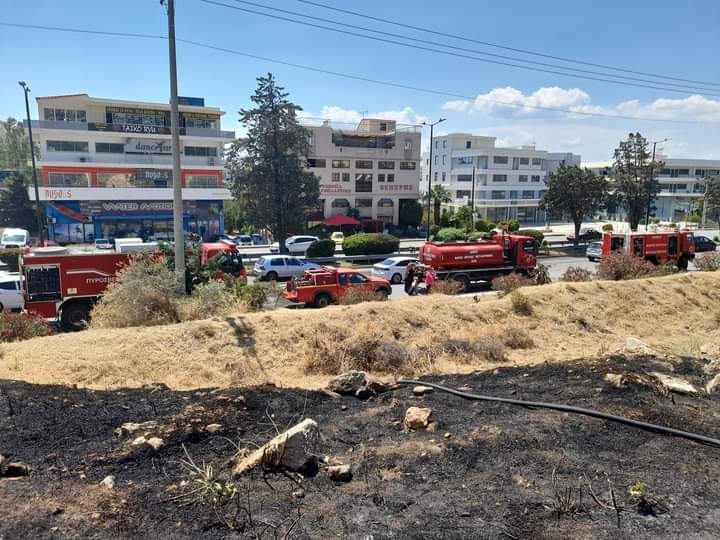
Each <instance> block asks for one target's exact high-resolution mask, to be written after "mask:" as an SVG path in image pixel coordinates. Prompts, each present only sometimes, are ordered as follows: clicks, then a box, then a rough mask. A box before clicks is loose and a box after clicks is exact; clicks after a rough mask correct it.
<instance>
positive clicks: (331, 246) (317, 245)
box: [305, 239, 335, 258]
mask: <svg viewBox="0 0 720 540" xmlns="http://www.w3.org/2000/svg"><path fill="white" fill-rule="evenodd" d="M334 255H335V242H334V241H333V240H330V239H327V240H315V241H314V242H313V243H312V244H310V247H308V248H307V251H306V252H305V256H306V257H308V258H313V257H333V256H334Z"/></svg>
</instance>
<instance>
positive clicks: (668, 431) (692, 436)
mask: <svg viewBox="0 0 720 540" xmlns="http://www.w3.org/2000/svg"><path fill="white" fill-rule="evenodd" d="M397 384H403V385H413V386H414V385H421V386H429V387H431V388H434V389H436V390H440V391H442V392H447V393H448V394H452V395H455V396H458V397H461V398H464V399H470V400H474V401H494V402H497V403H507V404H508V405H517V406H520V407H526V408H530V409H550V410H554V411H563V412H568V413H573V414H582V415H584V416H592V417H593V418H600V419H601V420H608V421H610V422H617V423H619V424H625V425H626V426H632V427H635V428H638V429H642V430H645V431H650V432H653V433H660V434H663V435H673V436H675V437H682V438H684V439H689V440H691V441H694V442H697V443H701V444H707V445H710V446H715V447H717V448H720V439H714V438H712V437H707V436H705V435H700V434H698V433H691V432H689V431H683V430H680V429H675V428H670V427H665V426H659V425H657V424H650V423H648V422H642V421H640V420H633V419H632V418H626V417H624V416H617V415H614V414H608V413H604V412H600V411H596V410H593V409H585V408H583V407H573V406H572V405H563V404H560V403H544V402H542V401H523V400H520V399H510V398H502V397H495V396H483V395H480V394H472V393H470V392H463V391H461V390H455V389H453V388H448V387H447V386H442V385H440V384H435V383H431V382H426V381H415V380H410V379H400V380H399V381H397Z"/></svg>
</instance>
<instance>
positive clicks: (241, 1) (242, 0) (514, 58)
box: [208, 0, 718, 93]
mask: <svg viewBox="0 0 720 540" xmlns="http://www.w3.org/2000/svg"><path fill="white" fill-rule="evenodd" d="M232 1H234V2H237V3H239V4H246V5H250V6H255V7H259V8H263V9H267V10H270V11H275V12H278V13H285V14H288V15H295V16H298V17H303V18H306V19H311V20H314V21H320V22H325V23H330V24H335V25H338V26H343V27H346V28H353V29H355V30H363V31H366V32H373V33H376V34H380V35H384V36H389V37H394V38H401V39H405V40H408V41H414V42H416V43H422V44H425V45H434V46H438V47H445V48H447V49H454V50H456V51H464V52H470V53H474V54H479V55H483V56H489V57H492V58H501V59H503V60H512V61H514V62H525V63H527V64H533V65H536V66H544V67H550V68H555V69H563V70H566V71H572V72H578V73H588V74H591V75H600V76H602V77H613V78H615V79H625V80H628V81H638V82H646V83H650V84H663V85H665V86H675V87H678V88H683V89H686V90H693V91H696V92H701V93H703V92H717V91H718V88H702V87H699V86H697V85H694V86H688V85H686V84H678V83H672V82H667V81H654V80H651V79H641V78H638V77H630V76H627V75H615V74H612V73H605V72H602V71H593V70H589V69H581V68H575V67H568V66H561V65H558V64H550V63H548V62H538V61H535V60H527V59H525V58H519V57H517V56H507V55H504V54H496V53H489V52H487V51H480V50H477V49H469V48H467V47H458V46H456V45H450V44H448V43H441V42H438V41H429V40H426V39H418V38H414V37H412V36H407V35H402V34H395V33H392V32H384V31H382V30H377V29H375V28H368V27H366V26H358V25H355V24H349V23H345V22H342V21H336V20H333V19H326V18H324V17H316V16H314V15H306V14H304V13H299V12H297V11H290V10H287V9H280V8H275V7H271V6H267V5H264V4H258V3H256V2H249V1H247V0H232ZM208 3H214V4H216V5H217V2H208ZM223 5H225V4H223ZM226 7H232V6H226ZM252 13H255V12H252Z"/></svg>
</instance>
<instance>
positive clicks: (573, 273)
mask: <svg viewBox="0 0 720 540" xmlns="http://www.w3.org/2000/svg"><path fill="white" fill-rule="evenodd" d="M560 281H570V282H579V281H592V272H591V271H590V270H588V269H587V268H583V267H582V266H568V269H567V270H565V272H564V273H563V275H562V276H560Z"/></svg>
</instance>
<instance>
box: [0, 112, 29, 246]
mask: <svg viewBox="0 0 720 540" xmlns="http://www.w3.org/2000/svg"><path fill="white" fill-rule="evenodd" d="M29 160H30V141H29V139H28V137H27V136H26V134H25V128H24V127H23V125H22V124H21V123H19V122H18V121H17V120H15V119H14V118H8V119H7V120H6V121H4V122H2V121H0V169H6V170H10V171H11V176H10V178H9V179H8V180H7V182H6V184H5V189H3V190H2V191H0V227H19V228H21V229H27V230H28V231H30V233H32V234H37V232H38V230H37V218H36V214H35V203H34V202H32V201H30V197H29V196H28V186H29V185H30V178H31V173H30V169H29V167H28V161H29Z"/></svg>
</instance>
